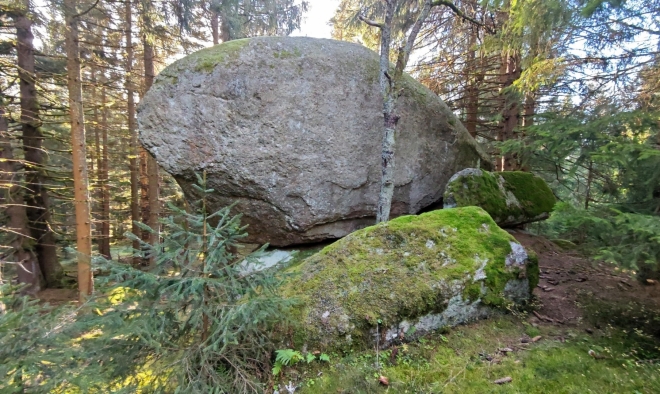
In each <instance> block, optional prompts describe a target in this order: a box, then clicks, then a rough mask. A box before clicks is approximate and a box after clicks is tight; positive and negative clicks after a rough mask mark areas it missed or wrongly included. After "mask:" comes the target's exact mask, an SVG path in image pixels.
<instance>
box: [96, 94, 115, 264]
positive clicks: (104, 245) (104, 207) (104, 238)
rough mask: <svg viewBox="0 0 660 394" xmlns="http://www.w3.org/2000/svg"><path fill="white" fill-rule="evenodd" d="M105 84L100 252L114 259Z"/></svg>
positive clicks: (102, 100)
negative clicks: (111, 244) (111, 249)
mask: <svg viewBox="0 0 660 394" xmlns="http://www.w3.org/2000/svg"><path fill="white" fill-rule="evenodd" d="M107 101H108V100H107V96H106V88H105V85H104V86H103V87H101V105H102V109H101V111H102V113H101V147H102V150H101V152H99V155H100V160H99V164H98V167H99V188H100V191H101V193H100V194H101V209H100V211H101V214H100V217H99V219H100V222H101V223H100V227H101V228H100V234H99V254H100V255H101V256H103V257H105V258H106V259H108V260H112V254H111V253H110V190H109V184H108V108H107V104H108V102H107Z"/></svg>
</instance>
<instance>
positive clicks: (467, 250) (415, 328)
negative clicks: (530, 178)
mask: <svg viewBox="0 0 660 394" xmlns="http://www.w3.org/2000/svg"><path fill="white" fill-rule="evenodd" d="M290 272H291V273H293V274H297V275H294V277H293V279H291V280H290V281H289V282H288V283H287V284H286V285H285V286H284V287H283V288H282V293H283V295H284V296H285V297H288V298H293V299H296V300H298V301H300V304H299V305H298V306H297V307H296V309H294V312H293V313H294V316H293V319H294V321H298V322H300V325H299V328H298V329H297V332H296V333H295V334H294V335H293V342H294V343H290V339H287V340H286V341H287V343H286V344H283V346H293V348H295V349H302V348H306V349H308V350H310V351H313V350H322V351H329V350H347V349H351V348H353V349H367V348H373V346H374V345H375V344H376V342H377V341H378V343H379V346H381V347H387V346H389V345H391V344H395V343H398V342H400V341H404V340H405V341H408V340H411V339H415V338H416V337H418V336H420V335H423V334H425V333H428V332H429V331H432V330H435V329H438V328H441V327H445V326H455V325H457V324H462V323H466V322H469V321H472V320H476V319H481V318H485V317H488V316H491V315H493V314H495V313H498V311H500V310H503V309H504V307H506V306H508V305H510V304H512V303H513V304H516V303H523V302H526V301H527V300H528V299H529V297H530V296H531V292H532V290H533V289H534V288H535V287H536V285H537V284H538V261H537V259H536V256H535V255H534V254H533V253H528V252H527V251H525V249H524V248H523V247H522V246H521V245H520V244H519V243H517V242H516V240H515V239H514V238H513V237H512V236H511V235H510V234H508V233H507V232H506V231H504V230H502V229H500V228H499V227H498V226H497V225H496V224H495V222H494V221H493V220H492V219H491V217H490V216H489V215H488V214H487V213H486V212H485V211H484V210H482V209H481V208H478V207H466V208H457V209H449V210H438V211H432V212H428V213H425V214H422V215H419V216H403V217H399V218H397V219H394V220H391V221H389V222H387V223H381V224H378V225H376V226H373V227H368V228H366V229H363V230H358V231H356V232H354V233H352V234H350V235H349V236H347V237H345V238H343V239H341V240H339V241H337V242H335V243H334V244H332V245H330V246H328V247H326V248H325V249H323V250H322V251H320V252H319V253H317V254H315V255H313V256H311V257H309V258H308V259H306V260H304V261H303V262H302V263H301V264H299V265H297V266H295V267H293V268H292V269H290Z"/></svg>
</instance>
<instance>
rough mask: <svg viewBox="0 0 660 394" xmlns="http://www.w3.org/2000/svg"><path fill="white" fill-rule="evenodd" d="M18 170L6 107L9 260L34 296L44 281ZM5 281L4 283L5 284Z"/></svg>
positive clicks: (0, 173)
mask: <svg viewBox="0 0 660 394" xmlns="http://www.w3.org/2000/svg"><path fill="white" fill-rule="evenodd" d="M18 167H19V166H18V165H17V164H16V162H15V161H14V151H13V147H12V145H11V138H10V136H9V124H8V121H7V117H6V114H5V109H4V106H0V184H2V185H3V186H5V185H6V189H5V190H3V191H2V194H1V195H0V203H1V204H3V205H4V206H5V215H7V219H8V223H7V228H6V231H7V232H8V233H9V236H10V237H11V241H10V242H9V245H8V246H9V247H10V248H11V249H10V253H11V254H10V256H11V257H9V258H7V261H10V262H12V263H16V272H17V274H18V282H19V283H23V284H25V285H26V286H27V287H26V288H25V292H26V293H28V294H34V293H37V292H38V291H39V290H41V288H42V287H43V285H44V280H43V276H42V274H41V267H40V266H39V260H38V259H37V255H36V254H35V253H34V250H33V242H32V239H31V238H30V230H29V228H28V218H27V212H26V209H25V202H24V201H23V194H22V193H23V192H22V188H21V185H20V180H19V168H18ZM2 252H3V253H4V252H5V251H4V250H3V251H2ZM0 271H1V270H0ZM1 279H2V278H0V283H2V281H1ZM2 307H3V305H0V313H1V312H2Z"/></svg>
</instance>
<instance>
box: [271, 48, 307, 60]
mask: <svg viewBox="0 0 660 394" xmlns="http://www.w3.org/2000/svg"><path fill="white" fill-rule="evenodd" d="M273 56H274V57H275V58H276V59H290V58H294V57H300V56H302V52H300V49H299V48H294V49H293V52H290V51H286V50H282V51H279V52H275V53H274V54H273Z"/></svg>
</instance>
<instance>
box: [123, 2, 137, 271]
mask: <svg viewBox="0 0 660 394" xmlns="http://www.w3.org/2000/svg"><path fill="white" fill-rule="evenodd" d="M131 5H132V0H126V31H125V34H126V96H127V99H126V100H127V116H128V133H129V134H130V137H131V154H130V159H129V167H130V171H131V222H132V227H131V232H132V233H133V234H135V235H136V236H139V235H140V228H139V227H138V226H137V225H136V224H135V223H136V222H140V221H141V220H140V187H141V183H140V159H141V156H140V154H141V151H140V146H139V143H138V135H137V127H135V89H134V87H133V86H134V85H133V81H132V77H133V37H132V30H133V12H132V9H131ZM139 247H140V244H139V242H138V241H133V249H135V250H137V249H138V248H139ZM139 264H140V259H139V258H138V257H134V258H133V265H135V266H137V265H139Z"/></svg>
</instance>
